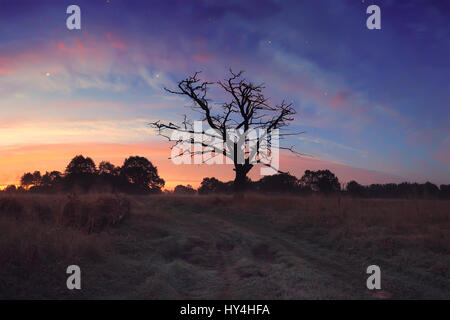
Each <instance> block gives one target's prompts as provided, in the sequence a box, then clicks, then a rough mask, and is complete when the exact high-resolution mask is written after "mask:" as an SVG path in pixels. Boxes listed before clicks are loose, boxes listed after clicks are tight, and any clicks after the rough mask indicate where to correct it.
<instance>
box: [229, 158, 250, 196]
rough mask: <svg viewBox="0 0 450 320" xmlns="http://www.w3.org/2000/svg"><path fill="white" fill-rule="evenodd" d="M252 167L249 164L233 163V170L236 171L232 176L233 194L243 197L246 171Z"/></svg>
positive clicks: (245, 185)
mask: <svg viewBox="0 0 450 320" xmlns="http://www.w3.org/2000/svg"><path fill="white" fill-rule="evenodd" d="M252 167H253V165H251V164H235V166H234V171H235V173H236V175H235V178H234V184H233V187H234V196H235V197H237V198H243V197H244V193H245V189H246V187H247V173H248V172H249V171H250V169H251V168H252Z"/></svg>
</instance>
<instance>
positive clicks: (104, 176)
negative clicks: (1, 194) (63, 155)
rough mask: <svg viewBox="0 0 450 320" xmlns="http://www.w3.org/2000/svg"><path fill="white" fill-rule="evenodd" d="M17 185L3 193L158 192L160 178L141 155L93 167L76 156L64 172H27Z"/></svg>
mask: <svg viewBox="0 0 450 320" xmlns="http://www.w3.org/2000/svg"><path fill="white" fill-rule="evenodd" d="M20 184H21V186H20V187H19V188H16V187H15V186H8V187H7V188H6V189H5V191H6V192H14V191H19V192H20V191H29V192H59V191H63V192H64V191H77V192H92V191H93V192H124V193H141V194H146V193H160V192H161V189H162V187H164V180H163V179H161V178H160V177H159V175H158V170H157V168H156V167H155V166H153V164H152V163H151V162H150V161H149V160H148V159H146V158H144V157H139V156H134V157H129V158H127V159H125V161H124V163H123V165H122V166H115V165H113V164H112V163H110V162H108V161H102V162H100V164H99V165H98V168H97V167H96V165H95V163H94V161H93V160H92V159H91V158H89V157H86V158H85V157H83V156H82V155H78V156H76V157H74V158H73V159H72V160H71V161H70V163H69V164H68V165H67V167H66V170H65V171H64V173H62V172H59V171H51V172H46V173H45V174H41V172H39V171H35V172H33V173H31V172H27V173H25V174H24V175H23V176H22V178H21V179H20Z"/></svg>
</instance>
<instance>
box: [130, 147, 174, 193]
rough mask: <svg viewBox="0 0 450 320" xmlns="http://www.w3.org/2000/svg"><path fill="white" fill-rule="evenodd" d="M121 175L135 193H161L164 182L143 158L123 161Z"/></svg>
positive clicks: (136, 157)
mask: <svg viewBox="0 0 450 320" xmlns="http://www.w3.org/2000/svg"><path fill="white" fill-rule="evenodd" d="M121 175H122V177H123V178H124V179H125V180H126V182H128V183H130V184H131V185H132V187H133V189H134V191H136V192H153V193H159V192H161V188H162V187H164V184H165V182H164V180H163V179H161V178H160V177H159V175H158V170H157V168H156V167H154V166H153V164H152V163H151V162H150V161H149V160H148V159H147V158H144V157H139V156H135V157H129V158H127V159H125V161H124V163H123V166H122V169H121Z"/></svg>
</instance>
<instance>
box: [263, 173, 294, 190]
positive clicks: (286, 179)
mask: <svg viewBox="0 0 450 320" xmlns="http://www.w3.org/2000/svg"><path fill="white" fill-rule="evenodd" d="M257 184H258V190H260V191H263V192H289V193H294V192H297V191H298V190H299V181H298V179H297V178H296V177H295V176H293V175H290V174H289V173H279V174H274V175H272V176H265V177H262V178H261V179H260V180H259V181H258V182H257Z"/></svg>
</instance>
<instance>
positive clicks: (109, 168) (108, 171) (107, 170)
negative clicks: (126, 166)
mask: <svg viewBox="0 0 450 320" xmlns="http://www.w3.org/2000/svg"><path fill="white" fill-rule="evenodd" d="M98 173H99V174H100V175H109V176H118V175H120V167H116V166H115V165H113V164H112V163H111V162H109V161H102V162H100V164H99V165H98Z"/></svg>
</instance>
